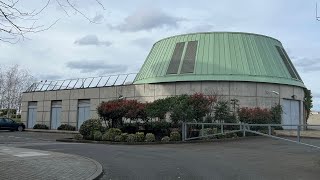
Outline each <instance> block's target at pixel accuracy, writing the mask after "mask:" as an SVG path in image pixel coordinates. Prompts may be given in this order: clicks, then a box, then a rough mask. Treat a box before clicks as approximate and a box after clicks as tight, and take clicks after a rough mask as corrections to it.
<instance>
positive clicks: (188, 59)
mask: <svg viewBox="0 0 320 180" xmlns="http://www.w3.org/2000/svg"><path fill="white" fill-rule="evenodd" d="M197 46H198V41H189V42H188V45H187V49H186V52H185V55H184V58H183V64H182V68H181V72H180V73H181V74H183V73H193V71H194V64H195V61H196V54H197Z"/></svg>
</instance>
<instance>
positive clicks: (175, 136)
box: [170, 131, 181, 141]
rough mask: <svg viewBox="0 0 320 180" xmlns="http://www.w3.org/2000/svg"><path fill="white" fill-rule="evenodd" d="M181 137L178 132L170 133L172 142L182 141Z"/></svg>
mask: <svg viewBox="0 0 320 180" xmlns="http://www.w3.org/2000/svg"><path fill="white" fill-rule="evenodd" d="M180 140H181V135H180V133H179V132H178V131H173V132H171V133H170V141H180Z"/></svg>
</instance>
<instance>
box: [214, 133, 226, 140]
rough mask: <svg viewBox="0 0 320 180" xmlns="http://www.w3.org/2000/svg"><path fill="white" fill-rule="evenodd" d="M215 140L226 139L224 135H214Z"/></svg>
mask: <svg viewBox="0 0 320 180" xmlns="http://www.w3.org/2000/svg"><path fill="white" fill-rule="evenodd" d="M216 138H217V139H224V138H226V135H225V134H219V135H216Z"/></svg>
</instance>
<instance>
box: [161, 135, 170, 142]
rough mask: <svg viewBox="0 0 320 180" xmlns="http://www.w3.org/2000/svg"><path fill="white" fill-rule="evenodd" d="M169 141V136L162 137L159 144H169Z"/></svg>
mask: <svg viewBox="0 0 320 180" xmlns="http://www.w3.org/2000/svg"><path fill="white" fill-rule="evenodd" d="M169 141H170V138H169V136H164V137H163V138H162V139H161V142H169Z"/></svg>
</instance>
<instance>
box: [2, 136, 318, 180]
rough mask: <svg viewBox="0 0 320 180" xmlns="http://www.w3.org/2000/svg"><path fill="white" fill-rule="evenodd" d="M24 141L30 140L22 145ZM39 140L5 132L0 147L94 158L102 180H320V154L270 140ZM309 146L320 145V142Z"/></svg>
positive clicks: (315, 150)
mask: <svg viewBox="0 0 320 180" xmlns="http://www.w3.org/2000/svg"><path fill="white" fill-rule="evenodd" d="M9 136H11V137H10V138H9ZM24 136H26V137H28V138H30V139H25V140H22V139H23V138H24ZM33 136H34V137H33ZM62 136H63V135H62ZM15 137H20V138H15ZM39 137H41V135H39V133H33V134H30V133H26V132H25V133H24V132H23V133H17V132H0V143H7V144H8V145H10V142H8V141H9V139H20V140H16V141H19V143H13V144H11V145H13V146H19V147H25V148H31V149H39V150H48V151H56V152H63V153H69V154H77V155H81V156H86V157H89V158H92V159H95V160H97V161H98V162H100V163H101V164H102V166H103V169H104V175H103V176H102V177H101V179H232V180H233V179H261V180H262V179H290V180H291V179H292V180H294V179H307V180H312V179H317V180H318V179H319V177H320V149H315V148H310V147H306V146H303V145H297V144H294V143H290V142H285V141H281V140H274V139H270V138H248V139H243V140H237V141H230V142H216V143H201V144H170V145H105V144H72V143H57V142H54V137H53V135H52V136H48V137H46V136H42V137H46V138H40V139H39ZM6 141H7V142H6ZM308 141H309V143H310V142H312V143H314V144H319V145H320V140H315V139H312V140H308Z"/></svg>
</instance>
